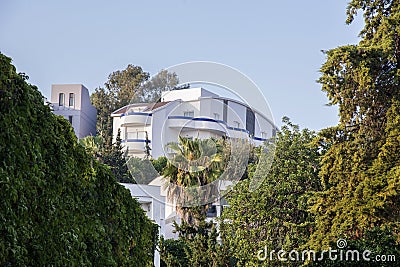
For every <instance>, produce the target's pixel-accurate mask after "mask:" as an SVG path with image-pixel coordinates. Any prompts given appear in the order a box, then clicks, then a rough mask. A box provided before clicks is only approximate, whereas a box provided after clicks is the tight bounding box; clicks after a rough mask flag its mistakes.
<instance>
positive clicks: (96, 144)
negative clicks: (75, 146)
mask: <svg viewBox="0 0 400 267" xmlns="http://www.w3.org/2000/svg"><path fill="white" fill-rule="evenodd" d="M79 144H81V145H82V146H83V147H84V148H85V150H86V152H88V153H89V154H91V155H93V157H94V158H97V159H99V158H100V156H101V153H100V152H101V149H102V148H103V145H104V139H103V137H102V136H101V135H98V136H92V135H90V136H86V137H84V138H82V139H79Z"/></svg>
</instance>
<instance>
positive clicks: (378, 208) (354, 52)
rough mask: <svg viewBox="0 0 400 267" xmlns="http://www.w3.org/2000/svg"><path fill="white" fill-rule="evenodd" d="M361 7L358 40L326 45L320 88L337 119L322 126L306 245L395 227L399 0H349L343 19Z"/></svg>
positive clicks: (395, 231) (325, 243)
mask: <svg viewBox="0 0 400 267" xmlns="http://www.w3.org/2000/svg"><path fill="white" fill-rule="evenodd" d="M359 10H361V11H362V12H363V15H364V21H365V26H364V28H363V30H362V31H361V33H360V37H361V38H362V39H361V41H360V42H359V44H357V45H347V46H341V47H338V48H335V49H332V50H330V51H327V52H326V55H327V61H326V62H325V64H324V65H323V66H322V68H321V73H322V75H321V78H320V79H319V82H320V83H321V84H322V90H323V91H325V92H326V93H327V96H328V98H329V100H330V104H331V105H338V106H339V116H340V123H339V125H338V126H336V127H332V128H328V129H325V130H323V131H321V134H320V136H321V145H324V146H326V147H328V150H327V153H326V154H325V155H324V156H323V158H322V167H321V172H320V177H321V182H322V184H323V186H324V188H323V192H320V193H318V194H316V195H315V197H314V198H313V201H312V202H311V204H312V207H311V210H312V212H313V213H315V215H316V227H315V229H314V230H315V231H314V232H313V234H312V236H311V240H310V241H309V242H308V244H309V245H310V246H311V247H316V248H321V247H322V246H324V247H327V246H328V245H329V244H330V243H332V242H334V241H336V240H337V239H338V238H347V239H360V238H363V236H364V235H365V234H366V233H367V232H368V231H369V230H371V229H373V228H375V227H381V228H385V227H389V228H390V229H392V234H395V235H396V234H397V235H398V234H399V230H400V228H399V221H400V214H399V210H400V201H399V194H400V192H399V191H398V188H400V183H399V178H398V177H399V172H398V170H399V153H398V149H399V146H398V144H399V135H398V134H399V132H398V131H399V124H398V120H399V118H398V114H399V109H398V108H399V106H398V103H399V100H400V90H399V88H400V84H399V76H400V3H399V1H397V0H391V1H388V0H379V1H377V0H352V1H351V2H350V3H349V5H348V9H347V14H348V19H347V23H351V22H352V21H353V19H354V16H355V15H356V13H357V12H358V11H359Z"/></svg>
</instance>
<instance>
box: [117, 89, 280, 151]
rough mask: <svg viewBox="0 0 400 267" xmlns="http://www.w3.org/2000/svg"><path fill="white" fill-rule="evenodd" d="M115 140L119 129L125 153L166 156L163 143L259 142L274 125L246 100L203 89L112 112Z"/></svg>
mask: <svg viewBox="0 0 400 267" xmlns="http://www.w3.org/2000/svg"><path fill="white" fill-rule="evenodd" d="M111 116H112V117H113V135H114V140H115V138H116V136H117V132H118V129H119V130H120V131H121V139H122V142H123V143H124V147H125V149H127V150H128V156H136V157H144V156H145V150H146V146H148V147H150V148H151V150H150V154H151V156H152V157H153V158H158V157H159V156H167V154H168V153H169V152H170V151H167V148H166V145H167V144H168V143H170V142H177V140H178V137H179V136H183V137H188V138H201V139H202V138H210V137H222V136H225V137H227V138H246V139H249V140H251V141H252V142H253V143H254V144H255V145H260V144H262V143H263V142H264V141H266V140H268V139H269V138H271V137H272V136H274V135H275V133H276V131H277V128H276V126H275V125H274V123H273V122H272V121H271V120H270V119H268V118H267V117H266V116H265V115H264V114H261V113H259V112H258V111H256V110H254V109H252V108H251V107H249V106H248V105H246V104H245V103H243V102H241V101H238V100H234V99H229V98H225V97H221V96H219V95H217V94H214V93H212V92H210V91H208V90H206V89H204V88H190V89H182V90H174V91H167V92H163V93H162V97H161V102H158V103H150V104H149V103H137V104H130V105H127V106H125V107H122V108H120V109H118V110H116V111H114V112H113V113H112V114H111Z"/></svg>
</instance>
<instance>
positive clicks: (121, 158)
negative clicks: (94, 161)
mask: <svg viewBox="0 0 400 267" xmlns="http://www.w3.org/2000/svg"><path fill="white" fill-rule="evenodd" d="M120 136H121V130H120V129H118V133H117V137H116V140H115V143H114V144H113V145H112V146H111V149H110V151H106V153H104V155H103V158H102V162H103V163H104V164H107V165H108V166H110V168H111V171H112V173H113V174H114V176H115V178H116V179H117V181H118V182H121V183H126V182H131V180H132V178H131V176H130V173H129V171H128V166H127V163H126V159H125V155H124V154H125V152H124V150H123V147H122V143H121V137H120Z"/></svg>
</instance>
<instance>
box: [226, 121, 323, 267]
mask: <svg viewBox="0 0 400 267" xmlns="http://www.w3.org/2000/svg"><path fill="white" fill-rule="evenodd" d="M284 122H285V125H284V126H283V127H282V129H281V132H278V133H277V137H276V140H275V142H274V147H275V159H274V163H273V164H272V166H271V169H270V171H269V174H268V175H267V176H266V177H265V179H264V180H263V181H262V184H261V185H260V187H259V188H258V189H257V190H255V191H252V190H249V183H250V180H251V179H252V178H253V175H254V173H250V175H249V179H247V180H244V181H242V182H240V183H238V184H237V185H236V186H235V187H234V188H233V190H232V191H231V192H229V194H228V195H227V196H226V198H227V200H228V202H229V205H230V207H229V208H227V209H225V210H224V213H223V214H222V218H221V227H220V228H221V229H220V231H221V236H222V240H223V244H224V245H225V246H227V247H229V250H230V253H231V255H232V256H233V257H235V258H236V259H237V263H238V266H258V264H259V262H258V259H257V251H258V250H260V249H263V248H264V247H265V246H267V248H268V250H269V251H271V250H273V249H274V250H279V249H285V250H288V251H290V250H292V249H296V248H299V247H300V246H301V245H302V244H304V242H305V241H306V240H307V238H308V236H309V234H310V231H311V229H312V221H313V220H312V217H311V216H310V214H309V213H308V212H307V200H308V198H309V197H310V194H311V193H312V192H314V191H316V190H319V188H320V185H319V179H318V168H319V167H318V166H319V156H320V152H319V149H318V147H316V146H314V145H312V141H313V138H314V137H315V134H314V133H313V132H311V131H309V130H307V129H304V130H302V131H301V130H300V129H299V127H298V126H296V125H293V124H292V123H290V122H289V121H288V119H286V118H285V119H284ZM271 145H272V144H271ZM271 145H267V151H268V146H271ZM269 150H271V149H269ZM260 152H261V151H260ZM259 158H261V157H259ZM256 164H263V162H259V161H258V162H255V163H253V164H251V165H256ZM265 166H266V165H265V164H264V165H262V166H260V167H261V168H265ZM249 169H252V166H249ZM260 264H262V265H263V266H264V265H265V266H273V265H280V263H279V262H276V261H275V262H268V261H265V262H262V263H260ZM288 264H289V263H288V262H285V263H283V264H282V265H283V266H287V265H288Z"/></svg>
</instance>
